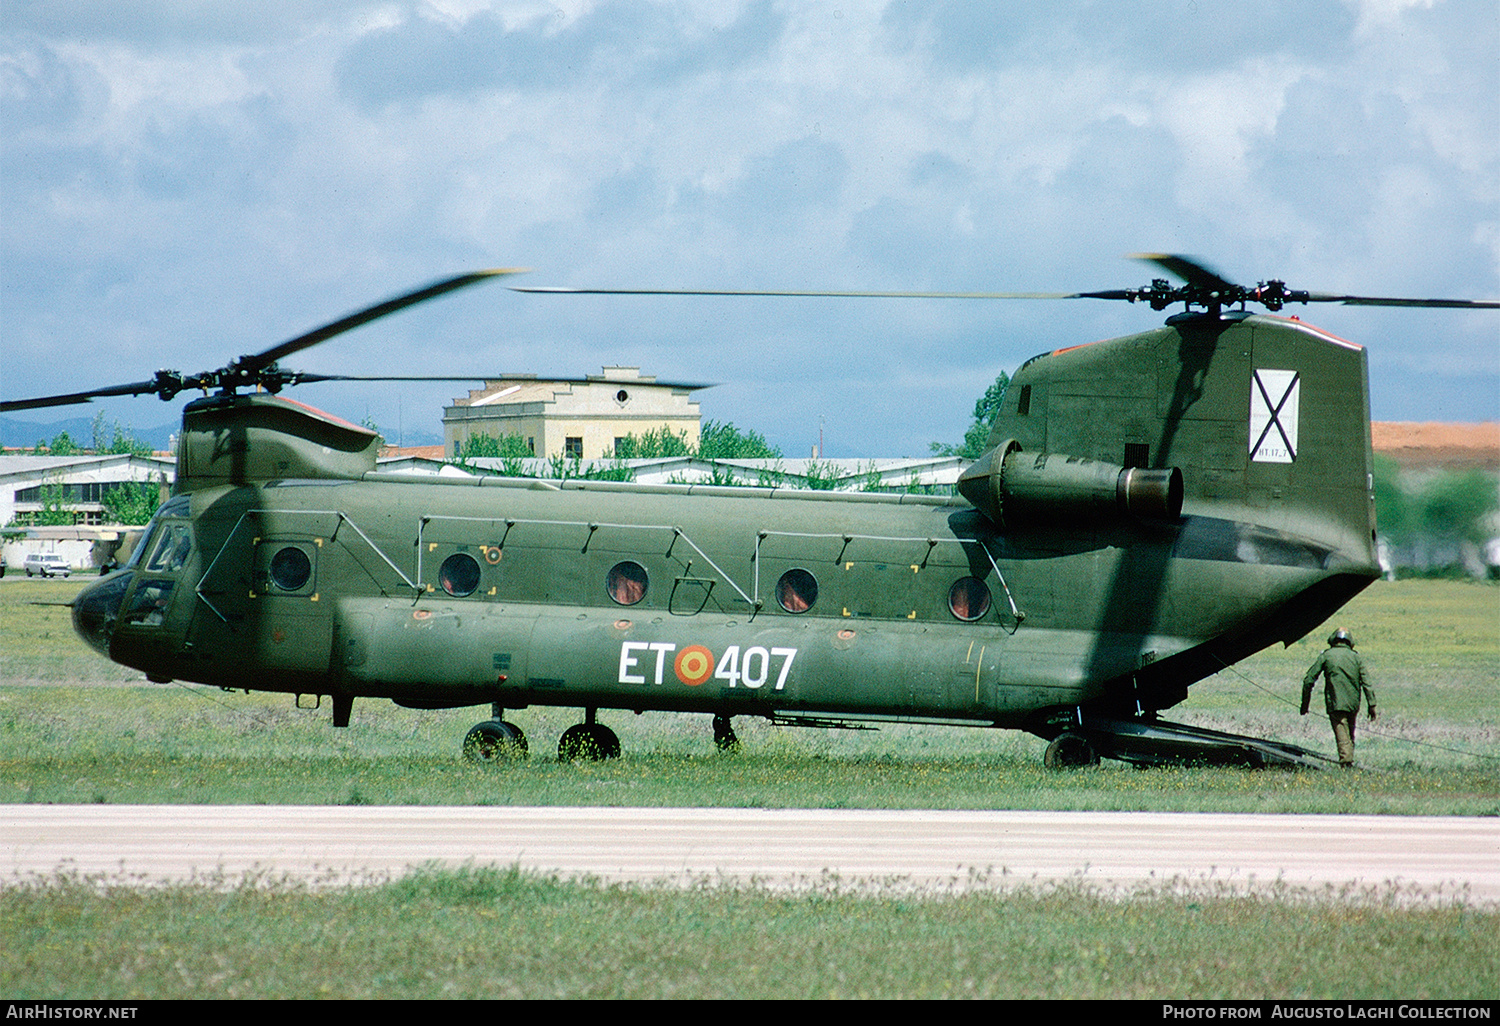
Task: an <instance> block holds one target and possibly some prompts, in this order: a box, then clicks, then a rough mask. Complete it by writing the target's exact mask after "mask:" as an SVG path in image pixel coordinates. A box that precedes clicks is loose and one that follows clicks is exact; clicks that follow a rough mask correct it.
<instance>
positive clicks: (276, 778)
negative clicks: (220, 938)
mask: <svg viewBox="0 0 1500 1026" xmlns="http://www.w3.org/2000/svg"><path fill="white" fill-rule="evenodd" d="M78 585H79V582H64V581H49V582H24V581H23V582H7V583H5V584H4V585H3V586H0V653H3V654H0V680H3V681H4V682H6V683H4V684H3V685H0V802H17V801H51V802H96V801H105V802H116V803H142V802H148V803H149V802H189V803H229V802H233V803H255V802H272V803H286V802H291V803H314V804H326V803H341V802H342V803H348V802H355V803H372V804H407V803H427V804H451V803H456V804H476V803H481V804H483V803H498V804H569V805H588V804H610V805H626V804H630V805H734V806H768V807H776V806H780V807H842V808H872V807H873V808H1016V809H1150V810H1161V811H1172V810H1181V811H1192V810H1203V811H1215V812H1232V811H1246V812H1378V813H1398V814H1424V815H1448V814H1462V815H1496V814H1500V710H1497V708H1496V703H1495V694H1496V685H1497V684H1500V587H1497V586H1494V585H1482V584H1467V583H1463V582H1453V581H1401V582H1394V583H1384V582H1383V583H1381V584H1377V585H1375V586H1374V587H1372V588H1371V589H1369V590H1368V591H1366V592H1365V594H1364V595H1362V596H1360V597H1359V598H1358V599H1356V600H1355V602H1354V603H1352V604H1351V605H1350V607H1348V608H1347V609H1346V610H1345V611H1344V615H1343V616H1341V617H1340V619H1339V623H1341V624H1343V625H1345V626H1347V627H1348V628H1349V629H1350V630H1351V631H1353V633H1354V635H1355V639H1356V641H1357V642H1358V644H1359V646H1360V649H1361V651H1362V652H1364V653H1365V656H1366V658H1367V659H1368V660H1369V662H1370V663H1371V665H1372V667H1373V670H1374V674H1375V681H1376V687H1377V691H1378V693H1379V696H1380V708H1381V712H1382V718H1381V719H1380V720H1379V721H1378V722H1376V723H1374V724H1370V723H1367V722H1365V721H1363V720H1362V721H1361V724H1360V738H1359V742H1360V744H1359V759H1360V762H1361V764H1362V765H1363V766H1364V767H1366V771H1365V772H1361V773H1358V774H1355V775H1352V776H1351V775H1348V774H1337V773H1318V772H1312V773H1280V772H1246V771H1240V770H1221V769H1203V768H1184V769H1153V770H1145V771H1141V770H1134V769H1131V768H1129V767H1126V766H1123V765H1121V764H1117V763H1106V764H1104V765H1103V766H1101V767H1099V768H1098V769H1095V770H1088V771H1081V772H1072V773H1063V774H1056V773H1049V772H1046V771H1044V770H1043V769H1042V768H1041V765H1040V756H1041V750H1042V748H1043V743H1042V742H1041V741H1040V740H1039V739H1037V738H1034V737H1031V736H1029V735H1026V734H1021V733H1017V732H1013V731H988V730H974V729H965V728H943V727H927V726H888V727H885V728H883V729H881V730H879V731H816V730H803V729H796V728H787V727H774V726H771V725H769V724H766V723H764V722H763V721H759V720H752V719H743V718H742V719H741V720H740V721H737V723H736V729H737V730H738V731H739V734H740V738H741V740H742V741H743V742H744V749H743V751H742V752H741V753H740V754H739V755H737V756H732V757H724V756H720V755H719V754H717V753H716V752H715V751H714V749H713V746H712V744H711V733H710V730H709V724H708V717H706V716H688V715H674V714H662V713H652V714H647V715H644V716H635V715H632V714H630V713H624V712H604V713H601V717H602V718H603V719H604V720H605V722H607V723H609V724H610V725H611V726H612V727H614V729H615V730H616V731H617V732H618V733H619V735H620V738H621V741H622V743H623V746H624V751H625V757H624V758H622V759H619V760H614V761H611V762H608V763H601V764H585V765H564V764H559V763H557V762H556V760H555V759H554V758H551V757H550V756H551V755H552V753H553V752H555V745H556V740H557V737H558V735H560V734H561V733H562V731H563V730H564V729H565V728H566V727H568V726H569V725H570V724H572V723H573V722H575V721H576V720H577V718H578V714H577V711H576V710H572V709H544V708H532V709H526V710H521V711H518V712H516V713H514V714H513V719H514V720H515V721H516V722H517V723H518V724H519V725H520V726H521V727H522V728H523V729H524V730H525V731H526V733H527V735H528V737H529V739H530V743H531V748H532V752H533V757H532V758H531V759H529V760H527V761H525V762H521V763H517V764H514V765H510V766H505V767H474V766H470V765H467V764H465V763H463V762H462V761H461V760H460V759H459V758H458V754H457V753H458V745H459V741H460V739H461V738H462V737H463V734H464V732H465V731H466V730H467V729H468V728H469V726H470V725H472V724H473V723H474V722H475V721H476V720H479V719H483V718H485V717H486V716H487V715H488V709H487V707H484V708H479V709H459V710H442V711H436V712H420V711H413V710H408V709H401V708H399V707H397V706H394V705H392V704H391V703H389V702H383V701H364V702H358V703H356V705H355V709H354V716H353V720H352V723H351V725H350V727H348V728H347V729H343V730H338V729H334V728H333V727H332V726H330V723H329V715H330V714H329V712H328V710H327V709H326V708H324V709H320V710H310V709H297V708H295V707H294V705H293V703H292V700H291V698H290V697H288V696H284V695H269V694H251V695H246V694H243V693H227V692H222V691H219V690H217V689H212V688H203V687H197V686H181V685H154V684H148V683H146V682H145V681H143V680H141V679H140V675H139V674H137V673H135V672H134V671H128V670H124V669H123V668H120V667H116V666H114V665H113V664H110V663H108V662H107V661H105V660H103V659H101V658H99V657H98V656H96V655H95V654H94V653H92V652H91V651H90V650H88V649H87V648H86V647H84V646H83V645H82V644H81V643H80V642H78V641H77V639H76V638H74V636H73V634H72V631H71V629H70V621H69V618H68V610H67V609H66V607H65V606H62V605H36V604H33V603H35V602H37V601H51V602H65V601H66V600H67V599H68V598H69V597H70V596H71V594H72V592H73V591H75V590H76V589H77V587H78ZM1325 633H1326V631H1322V632H1319V635H1318V636H1315V637H1314V638H1313V639H1311V640H1310V641H1308V642H1304V643H1299V644H1297V645H1293V646H1292V647H1291V648H1289V649H1285V650H1283V649H1281V648H1279V647H1278V648H1273V649H1270V650H1267V651H1266V652H1263V653H1261V654H1260V655H1258V656H1255V657H1254V658H1252V659H1249V660H1246V661H1245V662H1244V663H1241V664H1240V665H1239V666H1236V667H1234V668H1233V669H1231V670H1226V671H1224V672H1221V673H1220V674H1218V675H1217V676H1215V677H1213V678H1211V679H1209V680H1206V681H1203V682H1201V683H1199V684H1197V685H1194V687H1193V689H1192V691H1191V694H1190V697H1189V699H1188V701H1187V702H1186V703H1184V704H1183V705H1182V706H1179V707H1178V708H1176V709H1173V710H1172V711H1171V712H1170V714H1169V715H1170V716H1171V717H1172V718H1175V719H1180V720H1182V721H1185V722H1190V723H1197V724H1202V725H1205V726H1210V727H1217V728H1222V729H1228V730H1233V731H1237V732H1240V733H1246V734H1253V735H1256V736H1262V737H1271V738H1277V739H1280V740H1285V741H1291V742H1294V743H1296V744H1301V745H1304V746H1306V747H1309V748H1312V749H1314V750H1319V751H1324V752H1328V751H1330V750H1331V748H1332V737H1331V732H1330V731H1329V728H1328V723H1327V720H1326V718H1325V717H1323V716H1320V715H1317V714H1314V715H1309V716H1307V717H1299V716H1298V715H1297V703H1298V701H1299V698H1300V688H1301V678H1302V673H1303V671H1304V670H1305V669H1306V667H1307V665H1308V664H1309V663H1311V661H1312V659H1313V658H1314V657H1315V656H1316V654H1317V652H1318V651H1320V650H1321V635H1322V634H1325ZM13 681H15V682H26V683H24V684H21V685H19V686H17V685H16V684H11V683H9V682H13ZM75 682H76V683H75ZM84 682H89V683H93V684H95V685H101V686H83V687H80V686H78V684H79V683H84ZM1315 708H1316V703H1315Z"/></svg>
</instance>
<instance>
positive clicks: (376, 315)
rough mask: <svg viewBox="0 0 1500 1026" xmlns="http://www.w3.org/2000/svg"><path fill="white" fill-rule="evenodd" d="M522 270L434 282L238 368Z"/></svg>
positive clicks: (250, 368)
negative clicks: (446, 294)
mask: <svg viewBox="0 0 1500 1026" xmlns="http://www.w3.org/2000/svg"><path fill="white" fill-rule="evenodd" d="M524 270H525V268H521V267H507V268H495V269H493V270H488V271H471V272H469V273H468V274H460V275H456V276H454V277H452V278H444V279H443V280H441V281H435V282H433V283H432V284H431V285H426V286H423V287H422V288H420V289H417V290H415V291H413V292H408V293H405V294H404V295H400V296H394V297H392V298H391V299H387V300H385V301H383V302H380V303H376V304H375V305H374V306H367V307H365V308H364V309H363V310H358V311H356V312H354V313H352V314H350V315H349V316H347V317H342V318H340V319H339V320H336V321H334V322H333V323H331V324H325V325H323V326H322V327H321V328H315V329H314V330H312V331H309V332H308V333H307V334H305V335H298V336H297V337H296V338H293V339H288V340H287V341H285V342H283V343H281V344H280V345H276V346H272V347H271V348H270V349H267V350H265V351H264V352H261V353H256V354H255V355H253V356H248V357H244V358H242V360H241V362H240V364H239V366H240V368H242V369H243V370H244V371H246V372H250V373H253V372H255V371H258V370H261V369H262V368H264V367H269V366H270V365H271V364H273V363H275V362H276V361H277V360H280V359H281V358H282V357H285V356H290V355H292V354H293V353H296V352H301V351H302V350H304V349H307V348H309V347H311V346H315V345H317V344H318V343H319V342H326V341H328V340H329V339H331V338H333V337H334V336H335V335H342V334H343V333H344V332H346V331H351V330H353V329H354V328H357V327H359V326H360V325H362V324H369V323H370V322H371V321H374V320H378V319H380V318H381V317H385V316H387V315H388V314H393V313H395V312H396V311H398V310H405V309H406V308H407V307H409V306H415V305H416V304H418V303H422V302H425V301H426V300H429V299H435V298H437V297H438V296H441V295H444V294H445V293H448V292H452V291H454V290H455V289H462V288H467V287H468V286H470V285H475V284H478V283H479V282H481V281H488V280H489V279H490V278H498V277H501V276H502V275H507V274H520V273H522V272H523V271H524Z"/></svg>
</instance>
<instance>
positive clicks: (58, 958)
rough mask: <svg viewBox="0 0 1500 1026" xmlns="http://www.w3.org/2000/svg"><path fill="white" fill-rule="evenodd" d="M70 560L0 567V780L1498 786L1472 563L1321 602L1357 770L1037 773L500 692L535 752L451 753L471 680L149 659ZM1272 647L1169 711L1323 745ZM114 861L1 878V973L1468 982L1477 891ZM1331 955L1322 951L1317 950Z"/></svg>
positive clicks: (879, 735) (1291, 794) (1370, 987)
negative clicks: (412, 694) (74, 624)
mask: <svg viewBox="0 0 1500 1026" xmlns="http://www.w3.org/2000/svg"><path fill="white" fill-rule="evenodd" d="M80 583H81V582H77V581H74V582H30V583H28V582H11V581H6V582H3V583H0V803H14V802H26V801H47V802H118V803H151V802H169V803H171V802H179V803H229V802H233V803H247V804H254V803H257V802H265V803H280V802H292V803H312V804H337V803H357V804H366V803H367V804H405V803H425V804H443V803H460V804H568V805H589V804H599V805H731V806H765V807H827V808H838V807H843V808H861V807H866V808H868V807H879V808H1016V809H1109V810H1130V809H1149V810H1182V811H1194V810H1204V811H1247V812H1293V813H1295V812H1366V813H1367V812H1375V813H1395V814H1425V815H1446V814H1454V815H1486V816H1494V815H1500V714H1497V711H1496V706H1495V701H1494V696H1495V688H1496V685H1497V683H1500V587H1496V586H1493V585H1479V584H1465V583H1460V582H1443V581H1403V582H1396V583H1391V584H1386V583H1381V584H1378V585H1376V586H1374V587H1372V588H1371V589H1369V590H1368V591H1367V592H1366V593H1365V594H1364V595H1362V596H1361V597H1360V598H1359V599H1357V600H1356V601H1355V602H1354V603H1353V604H1351V606H1350V607H1349V608H1348V609H1347V610H1345V611H1344V614H1343V615H1341V616H1340V618H1339V624H1341V625H1343V626H1346V627H1347V628H1348V629H1349V630H1351V631H1352V632H1353V633H1354V635H1355V638H1356V640H1357V641H1358V643H1359V647H1360V650H1361V652H1362V653H1364V655H1365V656H1366V658H1367V659H1368V660H1369V661H1370V663H1371V665H1372V667H1373V669H1374V673H1375V680H1376V687H1377V690H1378V692H1379V696H1380V703H1379V704H1380V708H1381V712H1382V714H1383V715H1382V719H1381V720H1380V721H1379V722H1378V723H1376V724H1373V725H1366V724H1365V723H1364V722H1363V721H1362V722H1361V735H1360V748H1359V756H1360V760H1361V763H1362V764H1363V765H1364V767H1365V769H1364V770H1362V771H1360V772H1356V773H1339V772H1295V773H1286V772H1279V771H1258V772H1257V771H1244V770H1222V769H1202V768H1197V769H1191V768H1190V769H1153V770H1145V771H1138V770H1134V769H1130V768H1128V767H1123V766H1119V765H1111V764H1106V765H1104V766H1101V767H1099V768H1098V769H1092V770H1085V771H1075V772H1065V773H1053V772H1048V771H1045V770H1043V769H1042V768H1041V765H1040V755H1041V750H1042V743H1041V742H1040V741H1039V740H1037V739H1035V738H1031V737H1029V736H1027V735H1022V734H1018V733H1014V732H997V731H981V730H963V729H948V728H936V727H893V728H887V729H883V730H881V731H878V732H846V731H840V732H821V731H808V730H795V729H790V728H777V727H772V726H770V725H767V724H765V723H762V722H759V721H745V722H737V724H736V728H737V730H738V731H739V734H740V737H741V739H742V741H743V742H744V751H743V752H742V753H740V754H738V755H734V756H722V755H719V754H717V753H715V752H714V749H713V746H712V743H711V734H710V731H709V727H708V723H707V717H704V716H676V715H664V714H648V715H645V716H641V717H635V716H632V715H629V714H625V713H602V714H601V716H602V718H603V719H604V720H605V721H606V722H608V723H610V725H611V726H613V727H614V728H615V729H616V730H617V731H618V733H619V734H620V737H621V740H622V742H623V744H624V749H625V756H624V757H623V758H621V759H619V760H614V761H611V762H608V763H600V764H559V763H558V762H557V761H556V760H555V758H552V757H551V756H552V753H553V752H554V751H555V748H554V746H555V744H556V739H557V736H558V734H559V733H560V732H561V731H562V730H563V729H564V728H565V727H566V726H568V725H569V724H571V723H572V722H574V721H575V720H576V718H577V715H576V711H574V710H546V709H528V710H524V711H521V712H518V713H516V714H515V716H514V719H515V720H516V722H518V723H519V724H520V725H521V726H522V727H523V728H524V729H525V730H526V732H527V734H528V736H529V737H530V739H531V744H532V749H533V753H534V754H533V757H532V758H531V759H529V760H527V761H525V762H520V763H516V764H513V765H509V766H504V767H474V766H470V765H467V764H465V763H463V762H462V761H461V760H460V759H459V757H458V742H459V740H460V738H461V737H462V735H463V733H464V731H465V730H466V729H467V728H468V727H469V726H470V725H471V724H472V723H473V722H475V721H476V720H478V719H482V718H484V717H485V716H486V715H487V714H488V713H487V710H484V709H477V710H456V711H441V712H414V711H410V710H403V709H399V708H396V707H395V706H393V705H391V704H390V703H387V702H374V701H370V702H361V703H358V704H356V707H355V711H354V718H353V722H352V725H351V726H350V727H349V728H348V729H346V730H335V729H333V728H332V727H331V726H330V724H329V713H328V710H327V709H326V708H325V709H322V710H299V709H296V708H293V706H292V703H291V700H290V699H289V698H287V697H285V696H268V695H244V694H238V693H235V694H230V693H224V692H220V691H217V690H213V689H205V688H199V687H181V686H174V685H151V684H147V683H145V682H144V681H142V680H140V677H139V675H138V674H135V673H134V672H132V671H125V670H122V669H120V668H117V667H114V666H112V665H110V664H109V663H107V662H105V661H103V660H100V659H98V658H97V657H96V656H94V655H93V653H91V652H89V651H88V650H87V649H86V648H84V646H83V645H82V644H81V643H79V642H77V641H76V639H74V637H73V635H72V632H71V629H70V625H69V620H68V616H67V610H66V608H65V607H63V606H59V605H34V604H32V603H34V602H36V601H51V602H66V601H67V599H68V598H70V597H71V594H72V593H73V592H74V591H76V590H77V587H78V586H79V584H80ZM1326 634H1327V629H1324V630H1322V631H1320V632H1319V633H1318V635H1315V637H1314V638H1313V639H1311V640H1310V641H1309V642H1307V643H1302V644H1298V645H1294V646H1292V647H1291V648H1290V649H1286V650H1281V649H1273V650H1270V651H1267V652H1265V653H1262V654H1261V655H1259V656H1256V657H1254V658H1253V659H1250V660H1247V661H1246V662H1244V663H1242V664H1240V665H1239V666H1237V667H1235V668H1234V669H1233V670H1232V671H1226V672H1223V673H1220V674H1219V675H1217V676H1216V677H1215V678H1212V679H1210V680H1207V681H1204V682H1202V683H1200V684H1198V685H1195V686H1194V688H1193V690H1192V693H1191V697H1190V698H1189V700H1188V702H1187V703H1185V705H1184V706H1182V707H1179V708H1178V709H1175V710H1173V711H1172V713H1171V714H1170V715H1171V716H1172V717H1173V718H1175V719H1179V720H1183V721H1186V722H1192V723H1200V724H1203V725H1206V726H1213V727H1220V728H1224V729H1229V730H1234V731H1238V732H1243V733H1250V734H1257V735H1260V736H1267V737H1274V738H1279V739H1282V740H1288V741H1292V742H1294V743H1298V744H1303V745H1305V746H1307V747H1310V748H1314V749H1318V750H1322V751H1328V750H1330V749H1331V747H1332V739H1331V736H1329V731H1328V725H1327V722H1326V720H1325V719H1324V718H1323V717H1321V716H1308V717H1306V718H1301V717H1298V715H1297V709H1296V703H1297V701H1298V699H1299V697H1300V682H1301V677H1302V673H1303V671H1304V670H1305V669H1306V667H1307V665H1308V664H1309V663H1310V662H1311V661H1312V659H1313V658H1314V656H1315V655H1316V654H1317V652H1318V651H1320V650H1321V644H1320V642H1321V638H1322V636H1324V635H1326ZM228 884H229V885H228V886H225V885H224V882H222V881H221V882H218V884H217V885H210V884H207V883H205V884H198V885H183V886H170V887H156V888H149V889H141V888H136V887H124V886H111V885H108V884H106V883H105V882H102V881H98V880H77V879H67V878H58V879H52V880H43V881H30V882H23V881H10V882H0V994H4V995H5V996H7V997H8V998H16V999H36V998H44V997H51V998H60V997H70V996H71V997H93V998H99V997H115V998H127V999H128V998H135V997H142V998H182V997H186V998H201V997H303V998H305V997H408V998H410V997H709V998H714V997H718V998H723V997H751V998H754V997H849V996H870V997H1011V998H1017V997H1020V998H1024V997H1065V998H1089V997H1092V998H1123V997H1138V998H1140V997H1154V998H1163V997H1191V998H1212V997H1225V998H1268V997H1290V998H1297V997H1300V998H1342V999H1351V998H1360V997H1366V998H1379V997H1399V998H1421V997H1436V998H1449V999H1453V998H1477V999H1483V998H1493V997H1494V996H1495V995H1496V994H1497V993H1500V968H1497V967H1500V912H1497V911H1496V910H1494V909H1492V908H1475V907H1470V906H1466V905H1464V904H1463V903H1457V904H1449V905H1445V906H1442V907H1435V908H1419V907H1411V906H1409V905H1407V904H1405V903H1403V902H1401V901H1399V900H1397V898H1396V896H1394V895H1387V896H1384V897H1382V896H1381V895H1374V896H1371V895H1362V896H1348V895H1344V896H1341V895H1328V894H1323V895H1293V894H1290V893H1281V894H1270V895H1260V896H1252V897H1245V896H1233V895H1229V894H1224V893H1215V892H1212V891H1205V890H1198V891H1193V892H1190V893H1186V894H1170V893H1165V892H1153V893H1142V894H1140V895H1137V896H1136V897H1134V898H1132V899H1130V900H1126V901H1120V900H1112V899H1109V898H1106V897H1105V896H1103V895H1101V894H1096V893H1092V892H1090V891H1088V890H1086V889H1083V888H1076V887H1062V888H1057V889H1049V890H1041V891H1032V892H1027V891H1022V892H1013V893H1007V894H964V895H957V894H955V895H948V896H937V897H926V898H915V897H912V896H911V895H903V894H898V893H894V892H893V893H878V894H865V895H851V894H846V893H841V892H839V891H838V889H837V888H832V889H816V888H815V889H813V890H811V891H809V892H805V893H800V894H785V893H775V892H770V891H762V890H757V889H753V888H752V889H743V890H730V889H724V888H715V887H704V888H700V889H698V890H689V891H685V892H683V891H674V890H667V889H662V888H649V887H610V886H604V885H601V884H594V883H589V882H587V881H583V882H579V881H559V880H551V879H546V878H541V877H534V876H530V875H527V874H522V873H518V872H516V871H514V870H509V869H506V868H505V867H474V868H470V869H468V870H461V871H448V872H438V871H430V872H423V873H419V874H416V875H414V876H411V877H407V878H404V879H402V880H398V881H390V882H386V883H383V884H379V885H370V886H364V887H357V888H337V889H330V890H325V891H314V890H309V889H307V888H305V887H303V886H301V885H297V884H292V883H288V882H284V881H280V882H277V881H268V880H265V879H253V880H249V881H241V882H238V883H237V884H236V882H234V881H230V882H228ZM1335 965H1336V966H1337V967H1338V968H1337V970H1331V969H1330V967H1331V966H1335Z"/></svg>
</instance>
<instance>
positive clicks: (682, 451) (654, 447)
mask: <svg viewBox="0 0 1500 1026" xmlns="http://www.w3.org/2000/svg"><path fill="white" fill-rule="evenodd" d="M691 453H692V446H690V445H688V440H687V432H686V431H678V432H676V433H675V434H674V433H673V432H672V429H671V428H669V427H667V426H666V425H662V426H661V427H659V428H654V429H653V430H650V431H647V432H646V433H645V434H643V435H633V434H632V435H626V436H625V437H624V438H620V439H617V440H616V441H615V459H617V460H654V459H661V458H662V457H664V456H688V455H691Z"/></svg>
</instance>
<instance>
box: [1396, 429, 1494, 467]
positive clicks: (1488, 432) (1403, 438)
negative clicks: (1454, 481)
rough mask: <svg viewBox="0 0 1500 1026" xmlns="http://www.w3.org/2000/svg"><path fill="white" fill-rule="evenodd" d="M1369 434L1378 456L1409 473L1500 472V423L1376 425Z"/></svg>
mask: <svg viewBox="0 0 1500 1026" xmlns="http://www.w3.org/2000/svg"><path fill="white" fill-rule="evenodd" d="M1370 434H1371V441H1372V442H1373V443H1374V446H1375V451H1376V452H1377V453H1379V454H1380V455H1382V456H1389V457H1390V458H1391V459H1393V460H1395V461H1396V462H1397V463H1399V464H1401V466H1402V467H1403V468H1405V469H1407V470H1417V469H1429V468H1431V469H1438V468H1441V469H1445V470H1500V421H1494V420H1491V421H1485V422H1484V423H1482V424H1434V423H1411V422H1408V421H1386V422H1376V423H1374V424H1371V425H1370Z"/></svg>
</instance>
